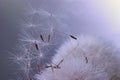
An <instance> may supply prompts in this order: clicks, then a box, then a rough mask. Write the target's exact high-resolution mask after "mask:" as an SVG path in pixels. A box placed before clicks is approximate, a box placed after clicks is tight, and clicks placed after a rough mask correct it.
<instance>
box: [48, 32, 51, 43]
mask: <svg viewBox="0 0 120 80" xmlns="http://www.w3.org/2000/svg"><path fill="white" fill-rule="evenodd" d="M50 39H51V35H50V34H49V35H48V42H50Z"/></svg>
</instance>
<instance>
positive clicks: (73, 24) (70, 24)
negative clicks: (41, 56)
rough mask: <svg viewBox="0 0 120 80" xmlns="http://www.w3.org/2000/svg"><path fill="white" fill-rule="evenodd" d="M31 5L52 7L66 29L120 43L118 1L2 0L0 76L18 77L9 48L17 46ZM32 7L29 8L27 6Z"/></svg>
mask: <svg viewBox="0 0 120 80" xmlns="http://www.w3.org/2000/svg"><path fill="white" fill-rule="evenodd" d="M30 5H31V6H32V7H34V8H36V9H37V8H39V7H40V8H46V9H48V10H49V9H53V13H55V14H57V15H58V16H59V18H61V21H62V23H64V25H63V24H61V26H62V27H61V28H62V31H63V32H66V33H69V34H73V35H79V34H89V35H94V36H102V37H104V38H106V39H108V40H112V41H113V42H114V43H115V44H117V46H118V47H119V45H120V42H119V40H120V36H119V35H120V22H119V21H120V1H119V0H28V1H25V0H0V79H1V80H12V79H13V80H15V79H14V74H15V73H16V69H15V66H14V65H13V64H12V63H11V62H10V61H9V54H8V51H12V48H14V47H15V45H16V43H17V39H18V38H19V36H18V35H19V34H21V31H20V30H21V28H24V27H23V26H21V25H22V17H24V16H25V15H24V13H27V12H26V11H27V8H28V7H30ZM28 9H29V8H28Z"/></svg>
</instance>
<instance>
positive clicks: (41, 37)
mask: <svg viewBox="0 0 120 80" xmlns="http://www.w3.org/2000/svg"><path fill="white" fill-rule="evenodd" d="M40 39H41V40H42V41H43V42H44V39H43V36H42V35H41V34H40Z"/></svg>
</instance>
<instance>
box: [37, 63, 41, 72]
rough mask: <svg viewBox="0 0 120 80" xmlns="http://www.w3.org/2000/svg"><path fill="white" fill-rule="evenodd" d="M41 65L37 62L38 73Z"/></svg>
mask: <svg viewBox="0 0 120 80" xmlns="http://www.w3.org/2000/svg"><path fill="white" fill-rule="evenodd" d="M40 68H41V67H40V64H37V71H38V73H40V70H41V69H40Z"/></svg>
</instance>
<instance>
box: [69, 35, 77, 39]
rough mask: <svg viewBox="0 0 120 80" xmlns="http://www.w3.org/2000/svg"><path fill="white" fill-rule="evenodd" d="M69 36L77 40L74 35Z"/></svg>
mask: <svg viewBox="0 0 120 80" xmlns="http://www.w3.org/2000/svg"><path fill="white" fill-rule="evenodd" d="M69 36H70V37H71V38H73V39H75V40H77V38H76V37H75V36H73V35H69Z"/></svg>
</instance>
